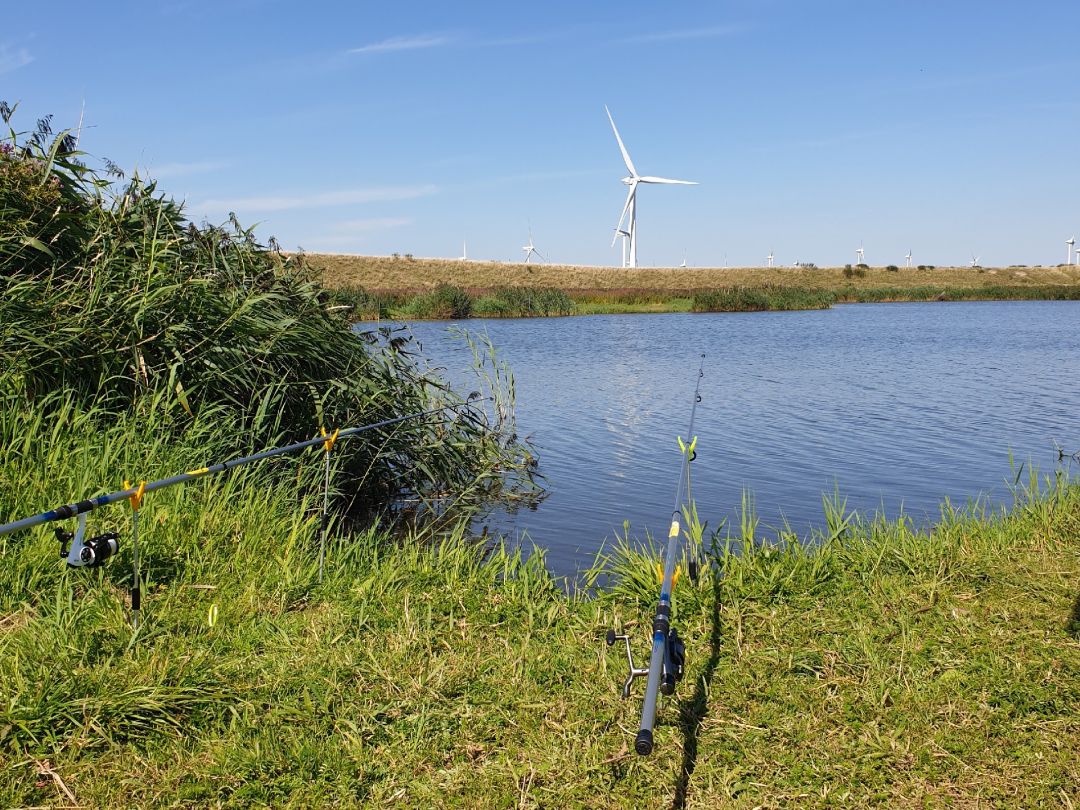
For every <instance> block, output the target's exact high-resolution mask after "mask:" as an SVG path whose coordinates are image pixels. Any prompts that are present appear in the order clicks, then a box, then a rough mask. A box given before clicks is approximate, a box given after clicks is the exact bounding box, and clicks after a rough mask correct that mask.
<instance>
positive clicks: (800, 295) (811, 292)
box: [690, 284, 836, 312]
mask: <svg viewBox="0 0 1080 810" xmlns="http://www.w3.org/2000/svg"><path fill="white" fill-rule="evenodd" d="M835 300H836V296H835V295H834V294H833V293H831V292H829V291H828V290H817V289H811V288H808V287H784V286H779V285H771V284H769V285H763V286H761V287H720V288H717V289H715V290H705V291H702V292H698V293H695V294H694V298H693V302H692V303H691V307H690V308H691V310H692V311H693V312H765V311H769V310H798V309H828V308H829V307H830V306H832V304H833V302H834V301H835Z"/></svg>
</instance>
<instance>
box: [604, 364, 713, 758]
mask: <svg viewBox="0 0 1080 810" xmlns="http://www.w3.org/2000/svg"><path fill="white" fill-rule="evenodd" d="M704 376H705V355H704V354H702V355H701V365H700V366H699V367H698V375H697V382H696V384H695V386H694V401H693V404H692V405H691V406H690V425H689V427H688V428H687V431H686V436H687V438H686V441H685V442H684V441H683V440H682V437H679V439H678V442H679V450H680V451H681V453H682V457H683V458H682V468H681V470H680V472H679V483H678V485H677V486H676V488H675V508H674V510H673V511H672V513H671V528H670V529H669V530H668V541H667V551H666V553H665V555H664V569H663V573H662V575H661V577H660V601H659V603H658V604H657V607H656V616H655V617H654V618H653V625H652V629H653V635H652V653H651V655H650V656H649V666H648V667H647V668H644V669H642V668H639V667H636V666H635V665H634V656H633V653H632V652H631V649H630V637H629V636H627V635H625V634H617V633H616V632H615V631H614V630H608V633H607V643H608V646H609V647H610V646H611V645H613V644H614V643H615V642H616V640H621V641H624V642H625V643H626V658H627V661H628V662H629V664H630V674H629V675H628V676H627V678H626V683H625V684H623V693H622V694H623V698H628V697H630V687H631V686H632V685H633V683H634V680H635V679H637V678H648V681H647V682H646V685H645V700H644V702H643V703H642V706H641V727H640V729H639V730H638V733H637V739H636V740H635V741H634V750H635V751H637V752H638V753H639V754H640V755H641V756H647V755H649V754H651V753H652V750H653V726H654V725H655V723H656V702H657V700H658V698H659V696H660V694H661V693H662V694H665V695H672V694H674V693H675V684H676V683H677V682H678V681H679V680H680V679H681V678H682V674H683V666H684V664H685V662H686V647H685V645H684V644H683V641H682V639H681V638H679V634H678V632H677V631H676V630H675V628H674V627H672V626H671V593H672V591H673V590H674V587H675V579H676V576H677V575H676V567H675V566H676V558H677V556H678V553H679V545H680V544H679V538H680V536H681V535H682V506H683V488H684V486H685V487H686V489H687V491H688V490H689V486H690V462H692V461H693V460H694V459H695V458H696V457H697V452H696V447H697V437H696V436H694V416H695V415H696V413H697V406H698V403H699V402H701V379H702V377H704ZM691 568H692V569H693V568H694V566H693V565H691ZM690 573H691V575H693V574H694V573H695V572H694V571H693V570H691V572H690Z"/></svg>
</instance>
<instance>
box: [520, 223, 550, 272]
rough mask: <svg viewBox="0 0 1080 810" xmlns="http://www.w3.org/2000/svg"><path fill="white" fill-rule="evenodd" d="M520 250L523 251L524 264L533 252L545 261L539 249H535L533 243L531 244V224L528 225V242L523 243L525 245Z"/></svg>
mask: <svg viewBox="0 0 1080 810" xmlns="http://www.w3.org/2000/svg"><path fill="white" fill-rule="evenodd" d="M522 250H524V251H525V264H528V263H529V259H531V258H532V256H533V254H534V253H535V254H536V255H537V256H539V257H540V259H541V260H543V261H547V260H546V259H544V255H543V254H542V253H541V252H540V251H539V250H537V249H536V246H535V245H533V240H532V227H531V226H530V227H529V244H527V245H525V247H523V248H522Z"/></svg>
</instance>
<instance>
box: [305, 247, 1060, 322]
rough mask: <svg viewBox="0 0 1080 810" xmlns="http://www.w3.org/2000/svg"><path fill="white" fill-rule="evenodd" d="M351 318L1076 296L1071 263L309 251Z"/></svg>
mask: <svg viewBox="0 0 1080 810" xmlns="http://www.w3.org/2000/svg"><path fill="white" fill-rule="evenodd" d="M305 261H306V262H307V263H308V265H309V266H310V267H311V268H312V269H313V270H315V271H316V272H317V273H318V275H319V277H320V280H321V282H322V284H323V285H324V286H325V287H327V289H329V290H330V291H331V295H332V297H333V298H334V301H335V303H336V304H338V305H342V306H351V307H353V308H354V310H355V312H354V316H353V318H354V320H382V319H391V320H393V319H405V320H442V319H455V320H456V319H464V318H468V317H487V318H499V317H504V318H505V317H511V318H514V317H543V316H552V315H559V316H563V315H598V314H642V313H661V312H758V311H790V310H806V309H827V308H829V307H830V306H832V305H834V304H850V303H908V302H931V301H933V302H937V301H942V302H944V301H1030V300H1080V267H1076V266H1065V265H1062V266H1056V267H1010V268H982V267H977V268H956V267H943V268H937V267H926V266H924V267H921V268H905V269H900V268H893V267H888V268H886V267H861V266H857V267H851V266H846V267H831V268H808V267H803V268H783V269H780V268H738V269H719V268H704V269H689V268H686V269H684V268H657V269H650V270H643V269H635V270H628V269H621V268H602V267H599V268H598V267H570V266H560V265H534V264H529V265H526V264H498V263H494V262H493V263H486V262H471V261H470V262H462V261H450V260H431V259H411V258H401V257H398V258H393V257H390V258H384V257H367V256H340V255H328V254H307V255H305Z"/></svg>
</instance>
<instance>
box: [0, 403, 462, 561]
mask: <svg viewBox="0 0 1080 810" xmlns="http://www.w3.org/2000/svg"><path fill="white" fill-rule="evenodd" d="M471 404H472V401H466V402H462V403H459V404H457V405H443V406H442V407H439V408H431V409H430V410H426V411H419V412H418V413H411V414H408V415H407V416H398V417H396V418H394V419H384V420H382V421H381V422H374V423H372V424H370V425H361V426H360V427H354V428H346V429H344V430H339V431H337V433H336V436H334V438H333V439H332V438H331V437H328V436H327V435H326V434H325V432H324V433H323V435H321V436H316V437H315V438H314V439H306V440H304V441H302V442H294V443H293V444H289V445H285V446H284V447H275V448H273V449H271V450H263V451H261V452H259V453H253V454H251V455H249V456H242V457H241V458H234V459H229V460H228V461H222V462H219V463H217V464H211V465H209V466H206V467H200V468H198V469H195V470H189V471H187V472H183V473H180V474H179V475H173V476H170V477H168V478H161V479H159V480H157V481H151V482H149V483H145V484H142V485H140V486H128V487H126V488H125V489H121V490H117V491H116V492H108V493H106V494H104V495H98V496H96V497H94V498H87V499H86V500H85V501H77V502H75V503H69V504H65V505H64V506H57V507H56V508H54V509H49V510H48V511H45V512H41V513H39V514H36V515H31V516H30V517H25V518H22V519H21V520H15V521H12V522H11V523H4V524H3V525H0V536H3V535H5V534H11V533H12V532H17V531H20V530H21V529H29V528H31V527H33V526H40V525H41V524H43V523H51V522H53V521H55V520H67V519H68V518H73V517H77V516H79V515H83V514H85V513H87V512H91V511H93V510H94V509H98V508H100V507H102V506H108V505H109V504H111V503H116V502H117V501H122V500H124V499H125V498H128V499H130V498H131V497H133V496H142V495H143V494H149V493H151V492H155V491H157V490H159V489H165V488H166V487H172V486H176V485H177V484H184V483H187V482H188V481H194V480H195V479H197V478H202V477H204V476H207V475H213V474H214V473H220V472H225V471H226V470H231V469H234V468H236V467H242V466H244V465H245V464H252V463H254V462H256V461H262V460H263V459H268V458H274V457H275V456H282V455H285V454H287V453H295V452H297V451H299V450H304V449H306V448H308V447H314V446H315V445H318V444H321V445H323V446H324V447H325V446H326V444H327V442H328V441H329V442H330V444H331V446H332V445H333V441H334V440H336V439H346V438H348V437H350V436H357V435H359V434H361V433H366V432H367V431H369V430H377V429H379V428H384V427H389V426H390V425H396V424H398V423H399V422H406V421H409V420H412V419H418V418H419V417H421V416H430V415H432V414H436V413H441V412H442V411H446V410H455V409H457V408H462V407H464V406H466V405H471ZM140 488H141V491H140ZM74 564H75V565H78V563H74ZM83 564H84V565H95V564H99V563H95V562H91V561H87V562H85V563H83Z"/></svg>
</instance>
